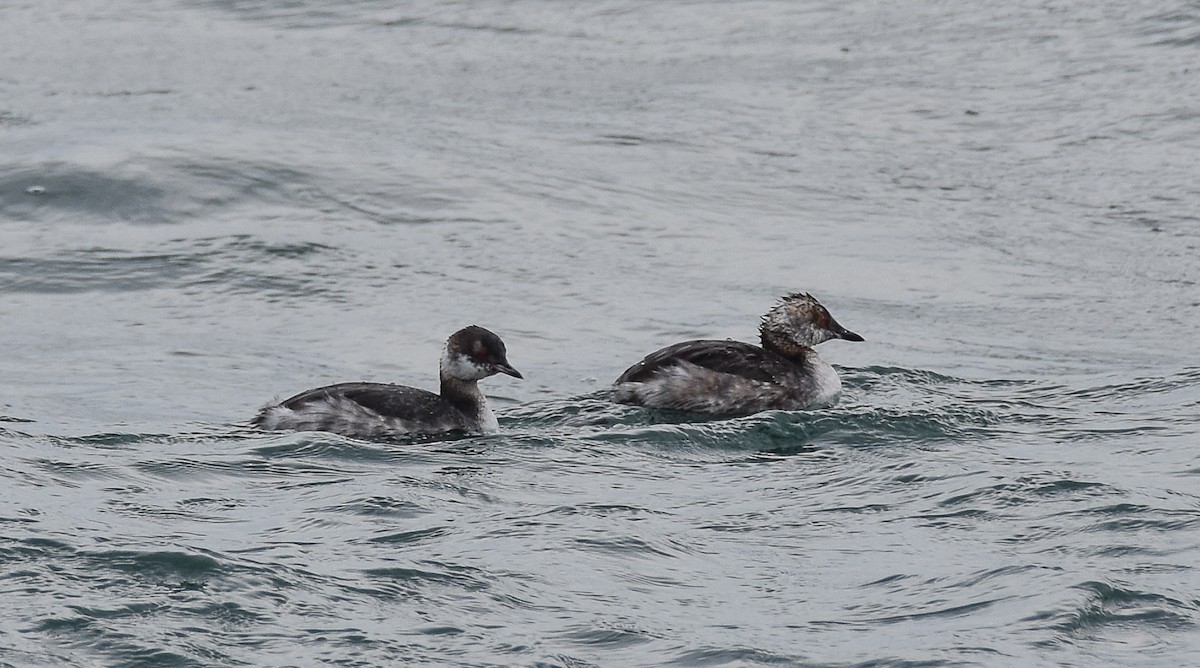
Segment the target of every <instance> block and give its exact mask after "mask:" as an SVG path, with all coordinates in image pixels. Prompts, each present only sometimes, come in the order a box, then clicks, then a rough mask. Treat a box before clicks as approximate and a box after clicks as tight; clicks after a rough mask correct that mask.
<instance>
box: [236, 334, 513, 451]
mask: <svg viewBox="0 0 1200 668" xmlns="http://www.w3.org/2000/svg"><path fill="white" fill-rule="evenodd" d="M497 373H503V374H507V375H509V376H512V377H514V378H521V377H522V376H521V374H520V372H518V371H517V370H516V369H514V368H512V365H510V364H509V363H508V359H507V356H506V351H505V349H504V342H503V341H501V340H500V337H498V336H496V335H495V334H493V333H491V332H489V331H488V330H486V329H484V328H482V327H478V326H475V325H471V326H470V327H465V328H463V329H460V330H458V331H457V332H455V333H454V334H451V335H450V338H449V339H447V340H446V348H445V350H444V351H443V352H442V361H441V369H440V376H441V381H442V384H441V394H440V395H437V394H434V393H432V392H426V391H425V390H419V389H417V388H415V387H406V386H404V385H389V384H384V383H340V384H338V385H329V386H326V387H318V388H317V389H315V390H309V391H307V392H301V393H300V394H297V395H296V396H294V397H292V398H291V399H288V400H286V401H281V402H279V403H278V404H271V405H269V406H267V407H265V408H263V409H262V410H261V411H260V412H259V413H258V415H256V416H255V417H254V419H253V420H252V421H251V422H252V424H254V425H255V426H257V427H261V428H263V429H295V430H299V431H332V432H335V433H338V434H342V435H343V436H352V437H355V438H367V439H370V438H395V437H404V436H430V435H438V434H448V433H453V432H459V433H469V434H480V433H482V434H491V433H495V432H496V431H497V430H498V429H499V428H500V425H499V423H497V422H496V416H495V415H494V414H492V409H490V408H488V404H487V399H486V398H484V396H483V393H482V392H480V391H479V385H478V381H480V380H482V379H484V378H487V377H488V376H493V375H495V374H497Z"/></svg>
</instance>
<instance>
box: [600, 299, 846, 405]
mask: <svg viewBox="0 0 1200 668" xmlns="http://www.w3.org/2000/svg"><path fill="white" fill-rule="evenodd" d="M758 331H759V335H760V336H761V338H762V347H759V346H755V345H751V344H749V343H742V342H741V341H732V340H727V341H706V340H705V341H685V342H683V343H677V344H675V345H673V346H669V347H666V348H663V349H662V350H659V351H657V352H653V353H650V354H649V355H647V356H646V358H645V359H643V360H642V361H641V362H638V363H637V364H635V365H633V366H631V367H629V369H627V370H626V371H625V373H623V374H621V377H620V378H618V379H617V380H616V382H615V383H614V384H613V400H614V401H617V402H619V403H623V404H634V405H637V406H649V407H651V408H670V409H674V410H680V411H694V412H699V413H711V414H715V415H749V414H751V413H757V412H759V411H766V410H797V409H801V408H815V407H819V406H828V405H832V404H833V403H836V401H837V398H838V395H839V394H841V391H842V381H841V379H840V378H838V375H837V372H836V371H834V370H833V367H831V366H829V364H828V363H827V362H825V360H822V359H821V358H820V356H818V355H817V353H816V351H815V350H813V349H812V347H813V346H815V345H817V344H818V343H821V342H823V341H828V340H829V339H845V340H847V341H862V340H863V337H861V336H859V335H858V334H855V333H854V332H851V331H850V330H848V329H846V328H845V327H842V326H841V325H839V324H838V323H837V321H836V320H834V319H833V316H831V315H829V311H828V310H826V309H825V307H824V306H822V305H821V303H820V302H818V301H817V300H816V299H815V298H814V297H813V296H812V295H809V294H804V293H795V294H791V295H787V296H785V297H783V298H782V299H781V300H780V302H779V303H778V304H776V305H775V306H774V307H773V308H772V309H771V310H770V311H768V312H767V314H766V315H764V316H763V317H762V323H761V324H760V325H759V326H758Z"/></svg>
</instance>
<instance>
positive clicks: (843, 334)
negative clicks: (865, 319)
mask: <svg viewBox="0 0 1200 668" xmlns="http://www.w3.org/2000/svg"><path fill="white" fill-rule="evenodd" d="M829 331H831V332H833V333H834V334H836V335H837V337H838V338H839V339H845V340H847V341H863V340H864V339H863V337H861V336H859V335H858V334H855V333H854V332H852V331H850V330H848V329H846V328H845V327H842V326H841V325H839V324H838V323H837V321H836V320H835V321H834V322H833V323H832V326H831V327H830V328H829Z"/></svg>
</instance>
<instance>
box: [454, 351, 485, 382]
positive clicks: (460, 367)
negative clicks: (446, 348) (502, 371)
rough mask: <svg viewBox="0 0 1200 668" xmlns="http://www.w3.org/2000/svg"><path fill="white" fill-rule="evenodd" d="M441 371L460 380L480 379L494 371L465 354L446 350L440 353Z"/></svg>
mask: <svg viewBox="0 0 1200 668" xmlns="http://www.w3.org/2000/svg"><path fill="white" fill-rule="evenodd" d="M442 371H444V372H446V373H447V374H449V375H450V376H452V377H454V378H458V379H460V380H482V379H484V378H487V377H488V376H491V375H492V374H493V373H495V372H494V371H492V370H491V369H490V368H488V367H486V366H483V365H480V364H477V363H476V362H475V361H474V360H472V359H471V358H470V357H467V356H466V355H451V354H450V353H448V352H447V353H445V354H443V355H442Z"/></svg>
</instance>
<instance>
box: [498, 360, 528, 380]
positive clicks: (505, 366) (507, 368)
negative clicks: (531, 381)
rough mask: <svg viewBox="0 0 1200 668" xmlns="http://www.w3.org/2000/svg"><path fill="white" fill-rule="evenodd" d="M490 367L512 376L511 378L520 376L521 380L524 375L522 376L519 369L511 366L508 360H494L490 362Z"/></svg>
mask: <svg viewBox="0 0 1200 668" xmlns="http://www.w3.org/2000/svg"><path fill="white" fill-rule="evenodd" d="M492 369H493V370H495V371H497V372H499V373H502V374H505V375H507V376H512V377H513V378H520V379H521V380H524V379H525V376H522V375H521V372H520V371H517V370H516V369H514V368H512V366H511V365H509V363H508V362H496V363H494V364H492Z"/></svg>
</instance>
